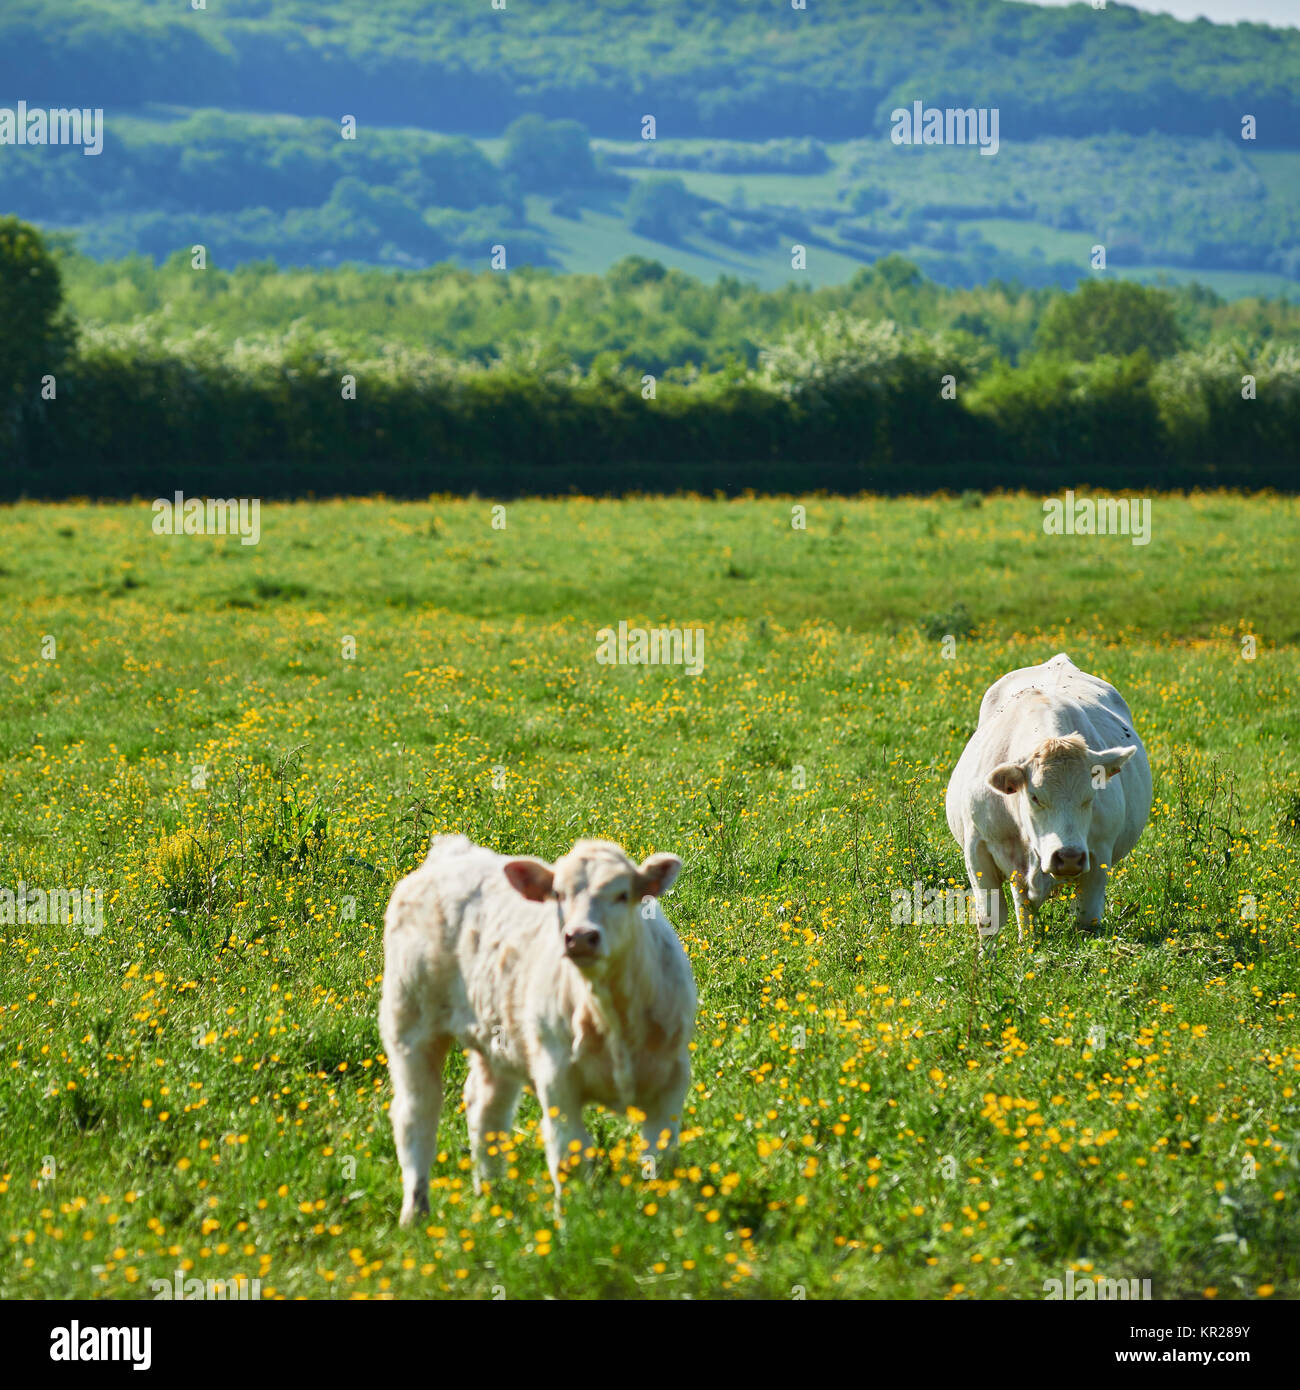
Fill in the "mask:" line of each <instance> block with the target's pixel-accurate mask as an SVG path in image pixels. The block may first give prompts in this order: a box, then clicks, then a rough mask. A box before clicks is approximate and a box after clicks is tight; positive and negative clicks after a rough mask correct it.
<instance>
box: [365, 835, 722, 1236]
mask: <svg viewBox="0 0 1300 1390" xmlns="http://www.w3.org/2000/svg"><path fill="white" fill-rule="evenodd" d="M681 867H682V862H681V860H680V859H678V858H677V857H676V856H675V855H671V854H652V855H651V856H650V858H649V859H647V860H646V861H645V863H644V864H642V865H641V866H640V867H639V868H638V866H637V865H636V864H634V863H633V862H632V860H631V859H629V858H628V856H627V855H626V854H624V852H623V851H622V850H621V849H620V848H619V847H618V846H617V845H614V844H610V843H609V842H608V841H605V840H579V841H578V843H577V844H576V845H574V847H573V849H572V850H570V851H569V853H568V854H566V855H564V856H563V857H562V858H561V859H559V860H558V861H557V862H556V864H555V865H554V867H552V866H551V865H549V864H545V863H543V862H542V861H541V860H540V859H518V858H515V859H512V858H510V857H508V856H506V855H501V854H494V853H493V852H492V851H491V850H487V849H483V848H481V847H480V846H478V845H475V844H472V843H471V842H470V841H469V840H468V839H466V838H465V836H463V835H438V836H435V837H434V840H433V844H432V846H431V847H430V849H429V854H428V857H427V858H426V859H425V861H424V863H423V864H422V865H421V866H420V867H419V868H418V869H416V870H415V872H414V873H412V874H409V875H408V876H407V877H406V878H404V879H402V881H401V882H400V883H399V884H398V885H397V887H396V888H395V889H394V890H393V896H392V898H391V900H390V901H389V904H388V911H387V913H386V914H385V918H384V924H385V925H384V991H383V998H382V1000H381V1002H380V1006H379V1029H380V1033H381V1035H382V1036H383V1040H384V1047H385V1049H386V1050H387V1054H388V1067H389V1072H390V1074H391V1076H392V1080H393V1102H392V1107H391V1114H390V1118H391V1119H392V1122H393V1137H394V1140H395V1142H396V1145H397V1156H398V1161H399V1162H400V1164H401V1168H402V1222H403V1224H405V1223H407V1222H409V1221H410V1220H411V1219H412V1218H413V1217H414V1216H415V1214H416V1213H417V1212H427V1211H428V1209H429V1166H430V1164H431V1163H432V1161H433V1158H434V1154H435V1153H436V1146H437V1137H438V1119H439V1116H440V1114H441V1111H442V1090H443V1087H442V1068H443V1062H444V1060H445V1059H446V1056H447V1052H448V1049H449V1048H450V1047H451V1045H452V1043H453V1042H454V1041H459V1042H461V1043H462V1044H464V1045H465V1046H467V1047H468V1048H470V1049H471V1051H472V1055H471V1057H470V1068H469V1078H468V1080H467V1081H466V1083H465V1109H466V1113H467V1117H468V1121H469V1134H470V1148H471V1153H472V1155H473V1160H474V1185H475V1190H476V1191H479V1190H481V1180H482V1178H484V1177H488V1176H492V1175H493V1174H494V1173H495V1172H496V1171H498V1169H499V1158H500V1155H499V1153H498V1152H497V1150H498V1149H499V1147H500V1142H501V1141H502V1140H504V1139H505V1138H506V1136H507V1135H508V1133H509V1131H510V1128H511V1124H512V1121H513V1118H514V1112H515V1106H516V1104H517V1102H518V1099H519V1091H520V1088H521V1087H522V1086H523V1084H524V1082H530V1083H531V1084H532V1087H533V1089H534V1091H535V1092H536V1093H537V1099H538V1101H539V1102H540V1103H541V1107H542V1132H543V1135H544V1138H545V1141H546V1160H547V1166H548V1167H549V1169H550V1173H551V1179H552V1181H553V1183H554V1184H555V1204H556V1215H557V1217H558V1215H559V1208H560V1187H561V1181H562V1175H563V1174H564V1173H565V1171H566V1169H567V1168H569V1167H570V1166H572V1165H573V1164H574V1162H575V1160H576V1159H577V1158H580V1157H581V1155H582V1154H583V1153H584V1152H585V1151H586V1149H587V1148H588V1147H589V1146H590V1144H591V1138H590V1136H589V1135H588V1134H587V1132H586V1130H585V1129H584V1127H583V1123H582V1107H583V1106H584V1105H586V1104H588V1103H590V1102H600V1103H602V1104H605V1105H609V1106H617V1107H620V1108H625V1107H627V1106H629V1105H635V1106H636V1107H637V1108H638V1109H639V1110H642V1111H644V1112H645V1116H646V1119H645V1123H644V1124H643V1125H642V1128H641V1132H642V1136H643V1137H644V1139H645V1141H646V1143H647V1144H648V1145H649V1146H650V1148H651V1150H652V1151H658V1152H659V1153H663V1152H666V1151H667V1150H669V1149H671V1147H672V1146H673V1145H674V1144H675V1143H676V1140H677V1133H678V1126H679V1125H680V1123H681V1114H682V1102H683V1100H684V1098H685V1095H686V1091H687V1087H688V1086H689V1084H690V1053H689V1051H688V1046H687V1045H688V1043H689V1041H690V1037H691V1033H692V1030H693V1028H694V1024H695V1003H696V998H695V980H694V978H693V977H692V975H691V967H690V962H689V961H688V960H687V958H686V952H685V951H684V950H683V949H682V946H681V943H680V942H679V941H678V940H677V935H676V933H675V932H674V931H673V928H672V926H671V924H670V923H669V921H668V919H667V917H665V916H664V913H663V911H662V909H661V908H660V906H659V903H658V902H657V901H656V900H657V899H658V897H659V895H660V894H661V893H664V892H666V891H667V890H668V889H669V888H670V887H671V886H672V884H673V881H674V880H675V879H676V877H677V874H678V872H679V870H680V869H681ZM494 1137H495V1140H496V1142H495V1143H494Z"/></svg>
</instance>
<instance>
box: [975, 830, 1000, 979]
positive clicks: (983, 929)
mask: <svg viewBox="0 0 1300 1390" xmlns="http://www.w3.org/2000/svg"><path fill="white" fill-rule="evenodd" d="M966 874H967V876H968V877H969V878H970V884H971V887H972V888H973V889H974V890H975V916H976V920H977V921H978V923H979V933H980V954H981V955H983V953H984V951H985V949H986V948H987V949H989V951H990V953H991V954H992V955H995V956H996V955H997V950H998V932H1000V931H1001V930H1002V923H1003V922H1004V921H1005V920H1006V915H1007V905H1006V901H1005V900H1004V898H1003V897H1002V884H1003V882H1004V879H1003V874H1002V870H1001V869H999V868H998V866H997V863H996V861H995V860H994V858H993V855H992V854H991V853H990V852H989V847H988V846H987V845H986V844H985V843H984V841H983V840H981V839H979V838H978V837H972V838H971V839H970V840H968V841H967V842H966Z"/></svg>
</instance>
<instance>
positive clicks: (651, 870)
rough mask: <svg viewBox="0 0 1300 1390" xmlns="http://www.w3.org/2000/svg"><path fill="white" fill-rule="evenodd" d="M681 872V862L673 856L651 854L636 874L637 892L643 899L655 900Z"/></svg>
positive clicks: (671, 884)
mask: <svg viewBox="0 0 1300 1390" xmlns="http://www.w3.org/2000/svg"><path fill="white" fill-rule="evenodd" d="M681 871H682V861H681V860H680V859H678V857H677V856H676V855H675V854H652V855H651V856H650V858H649V859H647V860H646V861H645V863H644V864H642V865H641V869H640V872H639V873H638V874H637V890H638V892H639V894H640V896H641V897H643V898H657V897H660V896H661V895H662V894H664V893H666V892H667V891H668V890H669V889H670V888H671V887H672V886H673V884H674V883H676V882H677V875H678V874H679V873H681Z"/></svg>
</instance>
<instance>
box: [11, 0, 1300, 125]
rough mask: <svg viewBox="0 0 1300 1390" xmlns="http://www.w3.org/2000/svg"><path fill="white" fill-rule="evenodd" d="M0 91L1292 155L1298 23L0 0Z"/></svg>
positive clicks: (824, 8) (1299, 76)
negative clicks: (1099, 136)
mask: <svg viewBox="0 0 1300 1390" xmlns="http://www.w3.org/2000/svg"><path fill="white" fill-rule="evenodd" d="M0 93H5V94H9V95H14V96H18V95H25V96H26V97H27V99H28V100H30V101H43V102H51V103H53V102H57V103H60V104H62V103H66V102H68V101H70V100H75V101H76V102H77V103H78V104H80V105H86V104H97V105H103V106H116V107H122V106H131V105H135V104H137V103H139V102H140V101H147V100H153V101H165V102H181V103H184V104H186V105H221V106H247V107H257V108H261V109H266V110H279V111H291V112H295V113H298V114H305V115H328V116H336V115H338V114H339V113H340V109H346V110H349V111H353V112H356V113H357V114H359V115H360V116H361V117H362V118H364V119H367V120H370V121H379V122H401V123H405V124H413V125H420V126H425V127H428V128H431V129H438V130H448V131H464V132H468V133H471V134H488V133H493V132H496V131H499V130H500V129H501V127H502V126H503V125H504V124H505V123H506V122H507V121H509V120H511V119H512V118H513V117H514V116H516V115H519V114H522V113H523V112H526V111H539V112H541V113H543V114H545V115H551V116H570V117H573V118H574V119H577V120H580V121H582V122H583V124H584V125H586V126H587V127H588V128H589V129H590V130H591V131H592V132H593V133H597V134H601V135H608V136H619V135H622V136H624V137H626V136H629V135H631V134H633V133H634V132H635V130H636V126H637V123H638V122H639V121H640V118H641V116H642V114H643V113H644V112H645V111H654V112H657V113H658V114H659V117H660V120H661V122H662V125H663V130H662V132H661V133H662V134H663V135H693V134H710V135H724V136H730V137H732V138H736V139H766V138H769V137H773V136H791V135H817V136H820V137H821V138H823V139H840V140H844V139H854V138H857V137H860V136H863V135H866V134H869V133H871V132H872V131H873V130H874V131H879V132H883V131H884V130H885V129H886V127H887V121H888V113H889V111H890V109H891V108H893V107H895V106H897V105H899V104H902V103H906V102H911V101H912V100H914V99H920V100H923V101H926V102H928V103H931V104H934V105H945V104H950V103H952V102H960V103H961V104H972V105H990V106H998V107H1000V108H1001V110H1002V113H1003V122H1004V127H1005V129H1006V130H1007V132H1008V133H1009V134H1012V135H1014V136H1015V138H1017V139H1028V138H1033V137H1035V136H1038V135H1047V134H1062V133H1065V134H1072V135H1083V134H1094V133H1097V132H1101V131H1108V130H1125V131H1130V132H1133V133H1135V134H1142V133H1145V132H1146V131H1148V130H1151V129H1156V130H1164V131H1169V132H1171V133H1178V134H1202V135H1205V134H1211V133H1213V132H1215V131H1223V130H1226V129H1228V128H1229V127H1231V126H1235V125H1236V124H1237V122H1238V121H1239V119H1240V117H1241V114H1242V113H1243V112H1251V113H1253V114H1254V115H1255V116H1256V117H1257V118H1258V119H1259V121H1260V125H1261V140H1262V141H1263V142H1265V143H1271V144H1290V145H1297V144H1300V32H1295V33H1289V32H1285V31H1280V30H1275V29H1269V28H1266V27H1265V26H1262V25H1240V26H1232V27H1227V26H1220V27H1211V26H1209V25H1204V24H1201V25H1197V24H1182V23H1179V22H1177V21H1175V20H1172V19H1168V18H1165V17H1163V16H1158V15H1147V14H1142V13H1140V12H1138V11H1136V10H1133V9H1130V8H1128V7H1126V6H1123V5H1121V4H1118V3H1115V2H1114V0H1112V3H1111V4H1109V5H1108V6H1107V7H1106V9H1105V10H1102V11H1097V10H1094V9H1092V7H1091V6H1090V5H1085V4H1079V5H1074V6H1070V7H1068V8H1065V9H1059V10H1058V9H1044V8H1041V7H1039V6H1033V5H1023V6H1021V5H1010V4H1006V3H1004V0H812V3H810V4H809V6H808V8H807V9H806V10H802V11H796V10H792V9H791V8H790V6H789V5H788V4H786V3H784V0H779V2H778V0H711V3H709V4H700V3H698V0H659V3H647V0H599V2H598V3H592V0H546V3H545V4H536V3H528V2H527V0H510V3H509V7H508V8H507V9H506V10H504V11H499V10H494V9H492V8H491V7H490V5H489V4H488V0H437V3H436V4H431V3H429V0H368V3H365V4H358V3H355V0H211V3H210V5H209V8H208V9H207V10H203V11H192V10H191V9H190V8H189V5H188V4H180V3H176V0H112V3H109V0H6V3H5V6H4V17H3V19H2V20H0Z"/></svg>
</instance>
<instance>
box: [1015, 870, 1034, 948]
mask: <svg viewBox="0 0 1300 1390" xmlns="http://www.w3.org/2000/svg"><path fill="white" fill-rule="evenodd" d="M1011 905H1012V907H1014V908H1015V910H1016V940H1017V941H1021V942H1023V941H1024V939H1025V923H1026V922H1028V923H1029V941H1030V944H1031V945H1032V944H1033V940H1034V923H1035V909H1034V901H1033V899H1032V898H1031V897H1030V896H1029V894H1028V893H1026V892H1025V891H1024V889H1023V887H1022V886H1021V883H1020V880H1019V878H1018V877H1017V876H1015V875H1013V876H1012V879H1011Z"/></svg>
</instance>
